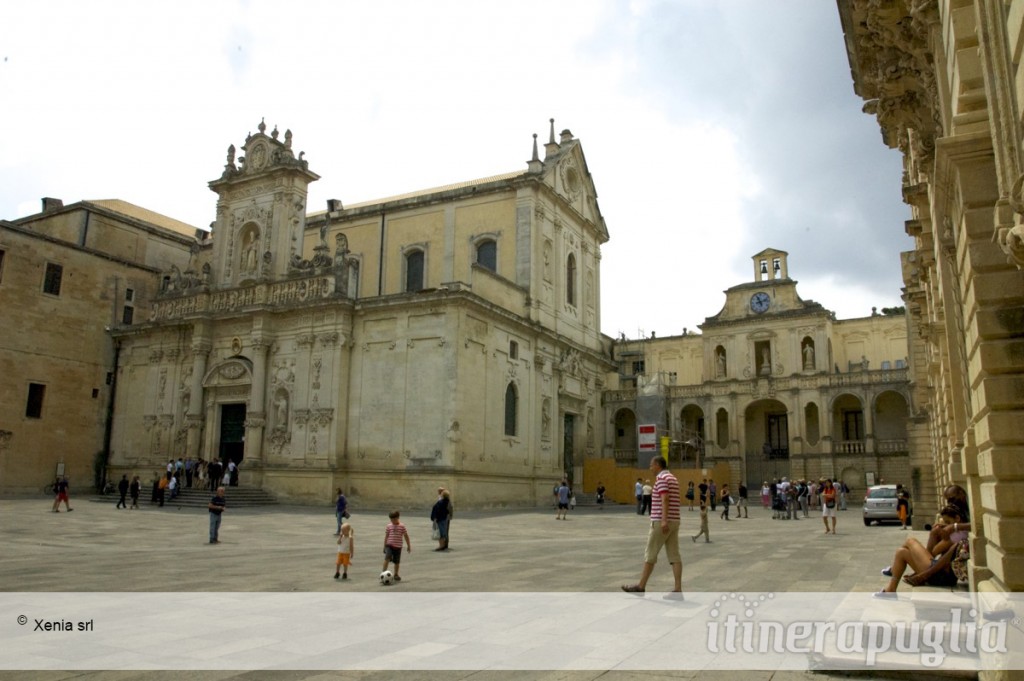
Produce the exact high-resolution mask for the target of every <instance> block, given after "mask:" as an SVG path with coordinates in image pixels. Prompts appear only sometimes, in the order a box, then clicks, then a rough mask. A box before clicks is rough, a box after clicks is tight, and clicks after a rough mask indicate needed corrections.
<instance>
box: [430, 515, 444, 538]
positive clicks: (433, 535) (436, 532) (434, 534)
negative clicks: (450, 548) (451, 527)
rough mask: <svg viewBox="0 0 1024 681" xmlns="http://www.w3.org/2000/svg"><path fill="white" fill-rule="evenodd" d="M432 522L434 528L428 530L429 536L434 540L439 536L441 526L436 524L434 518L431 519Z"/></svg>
mask: <svg viewBox="0 0 1024 681" xmlns="http://www.w3.org/2000/svg"><path fill="white" fill-rule="evenodd" d="M432 524H433V526H434V529H433V530H431V532H430V538H431V539H434V540H438V539H440V538H441V528H440V527H438V526H437V521H436V520H435V521H433V523H432Z"/></svg>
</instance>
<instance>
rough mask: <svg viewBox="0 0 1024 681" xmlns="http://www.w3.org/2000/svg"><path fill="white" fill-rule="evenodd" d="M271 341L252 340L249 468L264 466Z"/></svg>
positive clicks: (247, 430)
mask: <svg viewBox="0 0 1024 681" xmlns="http://www.w3.org/2000/svg"><path fill="white" fill-rule="evenodd" d="M271 342H272V341H271V340H270V339H269V338H268V337H267V336H263V335H257V336H254V337H253V339H252V388H251V389H250V392H249V408H248V410H247V411H246V416H245V462H244V465H245V466H246V467H247V468H261V467H262V465H263V431H264V429H265V427H266V424H267V412H266V405H267V352H268V351H269V350H270V345H271Z"/></svg>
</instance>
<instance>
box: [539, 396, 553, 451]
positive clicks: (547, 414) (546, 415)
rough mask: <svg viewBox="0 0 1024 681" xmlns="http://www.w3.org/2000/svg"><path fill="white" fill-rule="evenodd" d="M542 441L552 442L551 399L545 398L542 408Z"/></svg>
mask: <svg viewBox="0 0 1024 681" xmlns="http://www.w3.org/2000/svg"><path fill="white" fill-rule="evenodd" d="M540 439H541V440H543V441H545V442H548V441H550V440H551V398H549V397H545V398H544V401H543V402H542V403H541V408H540Z"/></svg>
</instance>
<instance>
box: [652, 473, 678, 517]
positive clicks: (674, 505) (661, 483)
mask: <svg viewBox="0 0 1024 681" xmlns="http://www.w3.org/2000/svg"><path fill="white" fill-rule="evenodd" d="M666 496H667V497H668V508H667V509H666V511H667V513H665V514H664V515H663V514H662V504H663V500H664V499H665V497H666ZM651 520H658V521H661V520H679V481H678V480H676V476H674V475H672V473H670V472H669V471H668V470H667V469H666V470H663V471H662V472H660V473H658V477H657V478H655V479H654V496H653V497H652V498H651Z"/></svg>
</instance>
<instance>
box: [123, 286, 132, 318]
mask: <svg viewBox="0 0 1024 681" xmlns="http://www.w3.org/2000/svg"><path fill="white" fill-rule="evenodd" d="M133 319H135V289H133V288H126V289H125V290H124V308H122V310H121V323H122V324H125V325H129V324H131V323H132V320H133Z"/></svg>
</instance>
